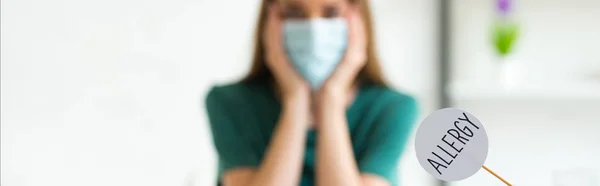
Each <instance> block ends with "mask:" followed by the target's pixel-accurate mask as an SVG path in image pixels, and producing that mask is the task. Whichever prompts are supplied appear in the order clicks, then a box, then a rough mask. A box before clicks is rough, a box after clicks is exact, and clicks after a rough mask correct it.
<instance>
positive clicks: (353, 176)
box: [316, 107, 361, 186]
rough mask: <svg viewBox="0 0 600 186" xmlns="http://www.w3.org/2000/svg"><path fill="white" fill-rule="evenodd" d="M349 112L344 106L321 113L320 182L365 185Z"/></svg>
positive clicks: (323, 185) (320, 185)
mask: <svg viewBox="0 0 600 186" xmlns="http://www.w3.org/2000/svg"><path fill="white" fill-rule="evenodd" d="M345 114H346V111H345V110H344V109H342V108H331V107H330V108H329V109H325V110H322V111H320V113H319V117H318V119H317V120H318V124H319V129H318V132H319V137H318V139H317V161H316V162H317V165H316V183H317V185H318V186H342V185H343V186H357V185H361V178H360V172H359V171H358V166H357V164H356V161H355V159H354V152H353V150H352V143H351V139H350V134H349V131H348V124H347V120H346V115H345Z"/></svg>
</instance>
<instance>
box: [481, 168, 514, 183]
mask: <svg viewBox="0 0 600 186" xmlns="http://www.w3.org/2000/svg"><path fill="white" fill-rule="evenodd" d="M481 167H482V168H483V169H485V170H486V171H488V172H489V173H490V174H492V175H494V176H496V178H498V179H500V181H502V182H504V183H505V184H506V185H508V186H512V184H510V183H508V181H506V180H505V179H504V178H502V177H500V176H498V174H496V173H495V172H494V171H492V170H490V169H489V168H487V167H486V166H485V165H483V166H481Z"/></svg>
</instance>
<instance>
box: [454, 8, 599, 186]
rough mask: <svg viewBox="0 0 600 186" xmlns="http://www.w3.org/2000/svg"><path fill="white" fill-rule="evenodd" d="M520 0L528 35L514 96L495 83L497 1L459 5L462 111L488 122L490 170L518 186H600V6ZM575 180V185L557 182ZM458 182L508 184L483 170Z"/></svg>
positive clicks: (458, 99) (519, 48)
mask: <svg viewBox="0 0 600 186" xmlns="http://www.w3.org/2000/svg"><path fill="white" fill-rule="evenodd" d="M513 2H515V3H516V9H515V10H516V12H515V17H516V18H517V19H516V20H517V21H519V22H520V24H521V29H522V33H521V35H520V38H519V40H518V41H517V45H516V47H515V50H514V54H513V56H511V57H512V59H516V62H518V63H517V64H519V68H520V71H521V72H522V73H521V74H519V75H520V77H519V79H516V80H517V81H518V82H519V83H520V85H519V86H517V87H516V88H515V89H514V90H510V91H507V90H505V89H504V88H503V87H502V86H501V85H499V84H496V82H492V81H490V80H491V79H490V78H488V77H490V76H489V75H490V74H492V73H493V72H494V70H497V69H494V67H498V66H496V65H493V64H494V63H497V62H499V61H494V60H495V56H494V53H493V50H492V48H491V42H490V39H489V38H490V37H489V33H490V26H491V24H492V20H493V16H494V4H493V3H494V1H491V0H486V1H479V0H460V1H455V3H454V7H453V17H452V20H453V22H454V26H453V31H452V32H453V38H452V39H453V44H454V46H453V47H452V49H453V59H452V60H453V62H454V63H455V64H454V65H453V72H454V76H453V79H452V81H453V82H454V83H456V84H459V85H460V86H457V87H453V88H452V89H451V90H450V91H451V92H453V96H454V103H455V106H456V107H458V108H463V109H466V110H468V111H470V112H472V113H473V114H474V115H476V116H478V117H479V119H480V120H481V121H482V122H483V123H484V124H485V125H486V130H487V132H488V135H489V139H490V151H489V156H488V159H487V161H486V165H487V166H488V167H489V168H491V169H492V170H494V171H496V172H497V173H498V174H499V175H501V176H502V177H504V178H505V179H507V180H508V181H510V182H511V183H512V184H514V185H528V186H571V185H572V186H584V185H585V186H588V185H590V184H588V185H586V184H584V183H579V182H577V181H584V180H586V179H593V180H595V182H593V183H592V184H591V185H590V186H595V185H600V161H598V157H600V137H599V136H598V134H597V133H598V131H600V125H598V123H599V122H600V116H599V115H598V113H600V112H599V111H600V99H599V98H600V97H599V96H600V91H598V90H600V89H597V88H598V85H600V53H598V51H599V50H598V48H599V47H600V34H599V33H600V24H599V23H600V22H599V21H600V1H595V0H549V1H545V0H522V1H513ZM492 79H493V78H492ZM479 84H486V85H484V86H483V87H485V88H482V86H480V85H479ZM532 87H534V88H532ZM485 89H487V90H485ZM566 89H570V90H566ZM563 90H564V91H563ZM587 95H590V96H587ZM557 172H573V175H565V174H562V175H557V174H556V173H557ZM570 176H572V177H573V178H574V179H573V180H570V181H569V183H568V184H560V183H559V182H558V180H556V179H559V177H570ZM452 185H456V186H471V185H472V186H476V185H477V186H479V185H490V186H491V185H498V186H500V185H503V183H502V182H500V181H499V180H497V179H495V178H494V177H493V176H492V175H490V174H488V173H487V172H485V171H484V170H483V169H482V170H480V171H479V172H478V173H477V174H475V175H474V176H473V177H470V178H468V179H466V180H463V181H457V182H454V183H453V184H452Z"/></svg>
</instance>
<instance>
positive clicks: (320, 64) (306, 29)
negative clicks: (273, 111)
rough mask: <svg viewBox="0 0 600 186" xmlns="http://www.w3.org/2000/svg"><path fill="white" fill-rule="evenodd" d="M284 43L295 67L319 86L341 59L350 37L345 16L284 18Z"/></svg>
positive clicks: (312, 86) (312, 84) (310, 81)
mask: <svg viewBox="0 0 600 186" xmlns="http://www.w3.org/2000/svg"><path fill="white" fill-rule="evenodd" d="M283 34H284V39H285V40H284V43H285V44H284V45H285V49H286V51H287V55H288V57H289V58H290V61H291V63H292V64H293V66H294V67H295V68H296V71H297V72H298V73H299V74H300V75H301V76H302V77H303V78H304V79H305V80H306V81H307V83H308V84H309V85H310V87H311V89H312V90H318V89H319V88H320V87H321V85H322V84H323V82H324V81H325V80H327V78H329V76H331V74H332V73H333V71H334V70H335V68H336V67H337V65H338V64H339V63H340V61H341V60H342V57H343V55H344V53H345V50H346V46H347V43H348V42H347V41H348V25H347V23H346V20H345V19H343V18H328V19H322V18H319V19H310V20H285V21H284V23H283Z"/></svg>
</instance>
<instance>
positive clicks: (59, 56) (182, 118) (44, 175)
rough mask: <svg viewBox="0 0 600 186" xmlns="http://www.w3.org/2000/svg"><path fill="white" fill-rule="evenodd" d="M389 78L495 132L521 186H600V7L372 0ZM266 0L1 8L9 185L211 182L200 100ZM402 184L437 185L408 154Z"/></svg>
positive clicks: (229, 64)
mask: <svg viewBox="0 0 600 186" xmlns="http://www.w3.org/2000/svg"><path fill="white" fill-rule="evenodd" d="M371 2H372V4H373V9H374V18H375V24H376V34H377V35H376V36H377V40H378V45H379V46H378V48H379V52H380V57H381V59H382V61H383V62H384V63H383V65H384V67H385V73H386V75H387V77H388V79H389V80H390V81H391V84H392V85H393V86H394V88H397V89H399V90H403V91H405V92H409V93H411V94H413V95H415V96H416V97H417V98H418V100H419V102H420V103H421V113H422V116H421V118H423V117H424V116H425V115H427V114H429V113H431V112H433V111H435V110H437V109H439V108H442V107H457V108H461V109H465V110H467V111H469V112H471V113H473V114H474V115H476V116H478V118H479V119H480V120H481V121H482V122H483V123H484V124H485V127H486V130H487V133H488V135H489V139H490V149H489V156H488V158H487V161H486V165H487V166H488V167H489V168H491V169H492V170H494V171H496V172H497V173H498V174H500V175H501V176H502V177H504V178H505V179H507V180H508V181H510V182H512V183H513V184H515V185H527V186H598V185H600V135H599V133H600V50H599V49H600V1H598V0H519V1H510V2H508V4H507V2H502V1H497V0H454V1H449V0H372V1H371ZM258 5H259V1H258V0H243V1H242V0H239V1H231V0H219V1H209V0H172V1H156V0H101V1H90V0H54V1H44V0H2V4H1V8H2V10H1V16H2V18H1V21H2V22H1V23H2V25H1V27H2V28H1V36H2V38H1V40H2V43H1V44H2V45H1V49H2V51H1V52H2V53H1V54H2V55H1V62H2V63H1V65H2V66H1V94H2V96H1V106H2V107H1V114H2V117H1V118H2V119H1V122H2V124H1V127H2V128H1V177H2V178H1V183H0V184H1V185H3V186H41V185H43V186H59V185H60V186H79V185H86V186H96V185H97V186H100V185H102V186H104V185H114V186H126V185H127V186H130V185H145V186H166V185H181V186H183V185H186V186H204V185H214V183H215V178H216V162H217V161H216V154H215V152H214V147H213V145H212V140H211V137H210V136H211V134H210V131H209V130H208V125H207V119H206V116H205V111H204V103H203V98H204V96H205V93H206V91H207V90H208V88H210V86H211V85H214V84H220V83H228V82H233V81H236V80H238V79H239V78H240V77H241V76H242V75H244V74H245V73H246V71H247V70H248V68H249V65H250V56H251V53H250V51H251V50H250V49H251V44H252V42H253V41H252V36H253V34H254V33H253V30H254V24H255V19H256V17H257V16H256V15H257V10H258ZM399 166H400V167H401V173H400V174H401V175H400V177H401V180H402V183H403V185H407V186H441V185H446V186H450V185H451V186H475V185H477V186H481V185H486V186H488V185H489V186H494V185H498V186H500V185H503V184H502V182H500V181H499V180H497V179H496V178H494V177H493V176H492V175H490V174H488V173H487V172H485V171H484V170H481V171H479V172H478V173H477V174H475V175H474V176H472V177H470V178H468V179H466V180H463V181H458V182H453V183H442V182H439V181H436V180H434V179H433V177H431V176H429V175H428V174H427V173H426V172H425V171H424V170H423V169H422V168H421V167H420V166H419V163H418V162H417V159H416V155H415V153H414V146H413V142H412V141H411V142H410V145H409V146H407V148H406V150H405V153H404V156H403V157H402V161H401V162H400V165H399Z"/></svg>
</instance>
